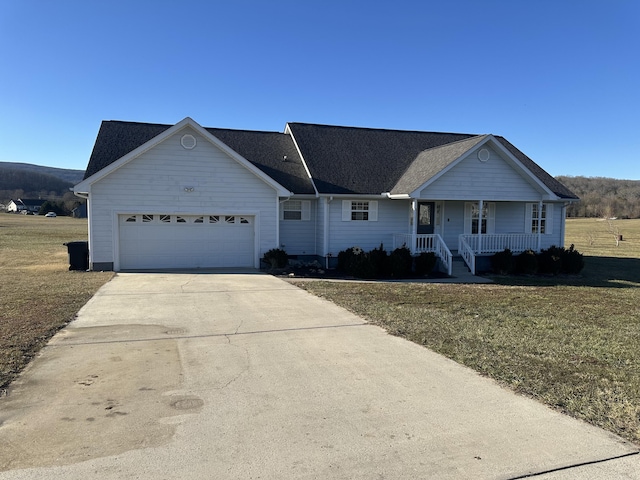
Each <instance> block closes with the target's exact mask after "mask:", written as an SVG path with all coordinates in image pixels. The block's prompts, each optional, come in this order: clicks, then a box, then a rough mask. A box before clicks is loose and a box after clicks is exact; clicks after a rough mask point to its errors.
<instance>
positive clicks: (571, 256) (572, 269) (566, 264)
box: [562, 244, 584, 275]
mask: <svg viewBox="0 0 640 480" xmlns="http://www.w3.org/2000/svg"><path fill="white" fill-rule="evenodd" d="M583 268H584V257H583V256H582V254H581V253H580V252H578V251H577V250H576V249H575V245H573V244H571V246H570V247H569V250H565V251H564V252H563V254H562V271H563V273H568V274H570V275H575V274H577V273H580V272H581V271H582V269H583Z"/></svg>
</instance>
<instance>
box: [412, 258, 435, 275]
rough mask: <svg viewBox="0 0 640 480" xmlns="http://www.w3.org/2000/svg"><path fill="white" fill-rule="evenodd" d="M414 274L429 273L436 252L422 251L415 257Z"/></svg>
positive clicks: (433, 264) (433, 265)
mask: <svg viewBox="0 0 640 480" xmlns="http://www.w3.org/2000/svg"><path fill="white" fill-rule="evenodd" d="M415 265H416V274H417V275H420V276H424V275H429V274H430V273H431V271H432V270H433V267H435V266H436V254H435V253H433V252H422V253H421V254H420V255H418V256H417V257H416V258H415Z"/></svg>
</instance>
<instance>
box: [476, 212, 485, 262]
mask: <svg viewBox="0 0 640 480" xmlns="http://www.w3.org/2000/svg"><path fill="white" fill-rule="evenodd" d="M483 206H484V202H483V201H482V200H478V251H477V252H476V253H478V254H481V253H482V219H483V216H482V207H483Z"/></svg>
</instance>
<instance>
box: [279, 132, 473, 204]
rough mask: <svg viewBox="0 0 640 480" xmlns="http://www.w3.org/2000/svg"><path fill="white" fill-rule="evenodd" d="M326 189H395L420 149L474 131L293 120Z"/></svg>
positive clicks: (319, 186)
mask: <svg viewBox="0 0 640 480" xmlns="http://www.w3.org/2000/svg"><path fill="white" fill-rule="evenodd" d="M288 125H289V128H290V130H291V132H292V134H293V137H294V138H295V139H296V142H297V144H298V146H299V147H300V150H301V152H302V157H303V158H304V159H305V161H306V162H307V166H308V167H309V170H310V172H311V177H312V178H313V181H314V183H315V185H316V188H317V189H318V191H319V192H320V193H330V194H331V193H333V194H341V193H343V194H344V193H359V194H380V193H383V192H389V191H391V189H392V188H393V186H394V185H395V184H396V183H397V182H398V180H399V179H400V177H401V176H402V174H403V173H404V172H405V171H406V170H407V168H409V166H410V165H411V163H412V162H413V161H414V160H415V158H416V157H417V156H418V154H419V153H420V152H422V151H423V150H427V149H430V148H434V147H439V146H441V145H445V144H447V143H451V142H457V141H459V140H464V139H467V138H470V137H473V136H474V135H468V134H460V133H433V132H414V131H407V130H383V129H373V128H357V127H336V126H330V125H313V124H308V123H289V124H288Z"/></svg>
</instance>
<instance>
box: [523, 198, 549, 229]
mask: <svg viewBox="0 0 640 480" xmlns="http://www.w3.org/2000/svg"><path fill="white" fill-rule="evenodd" d="M525 222H526V224H525V229H526V231H527V233H534V234H538V233H540V234H543V235H545V234H547V235H548V234H550V233H551V232H552V229H553V205H552V204H550V203H543V204H542V208H540V204H539V203H528V204H527V215H526V220H525Z"/></svg>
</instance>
